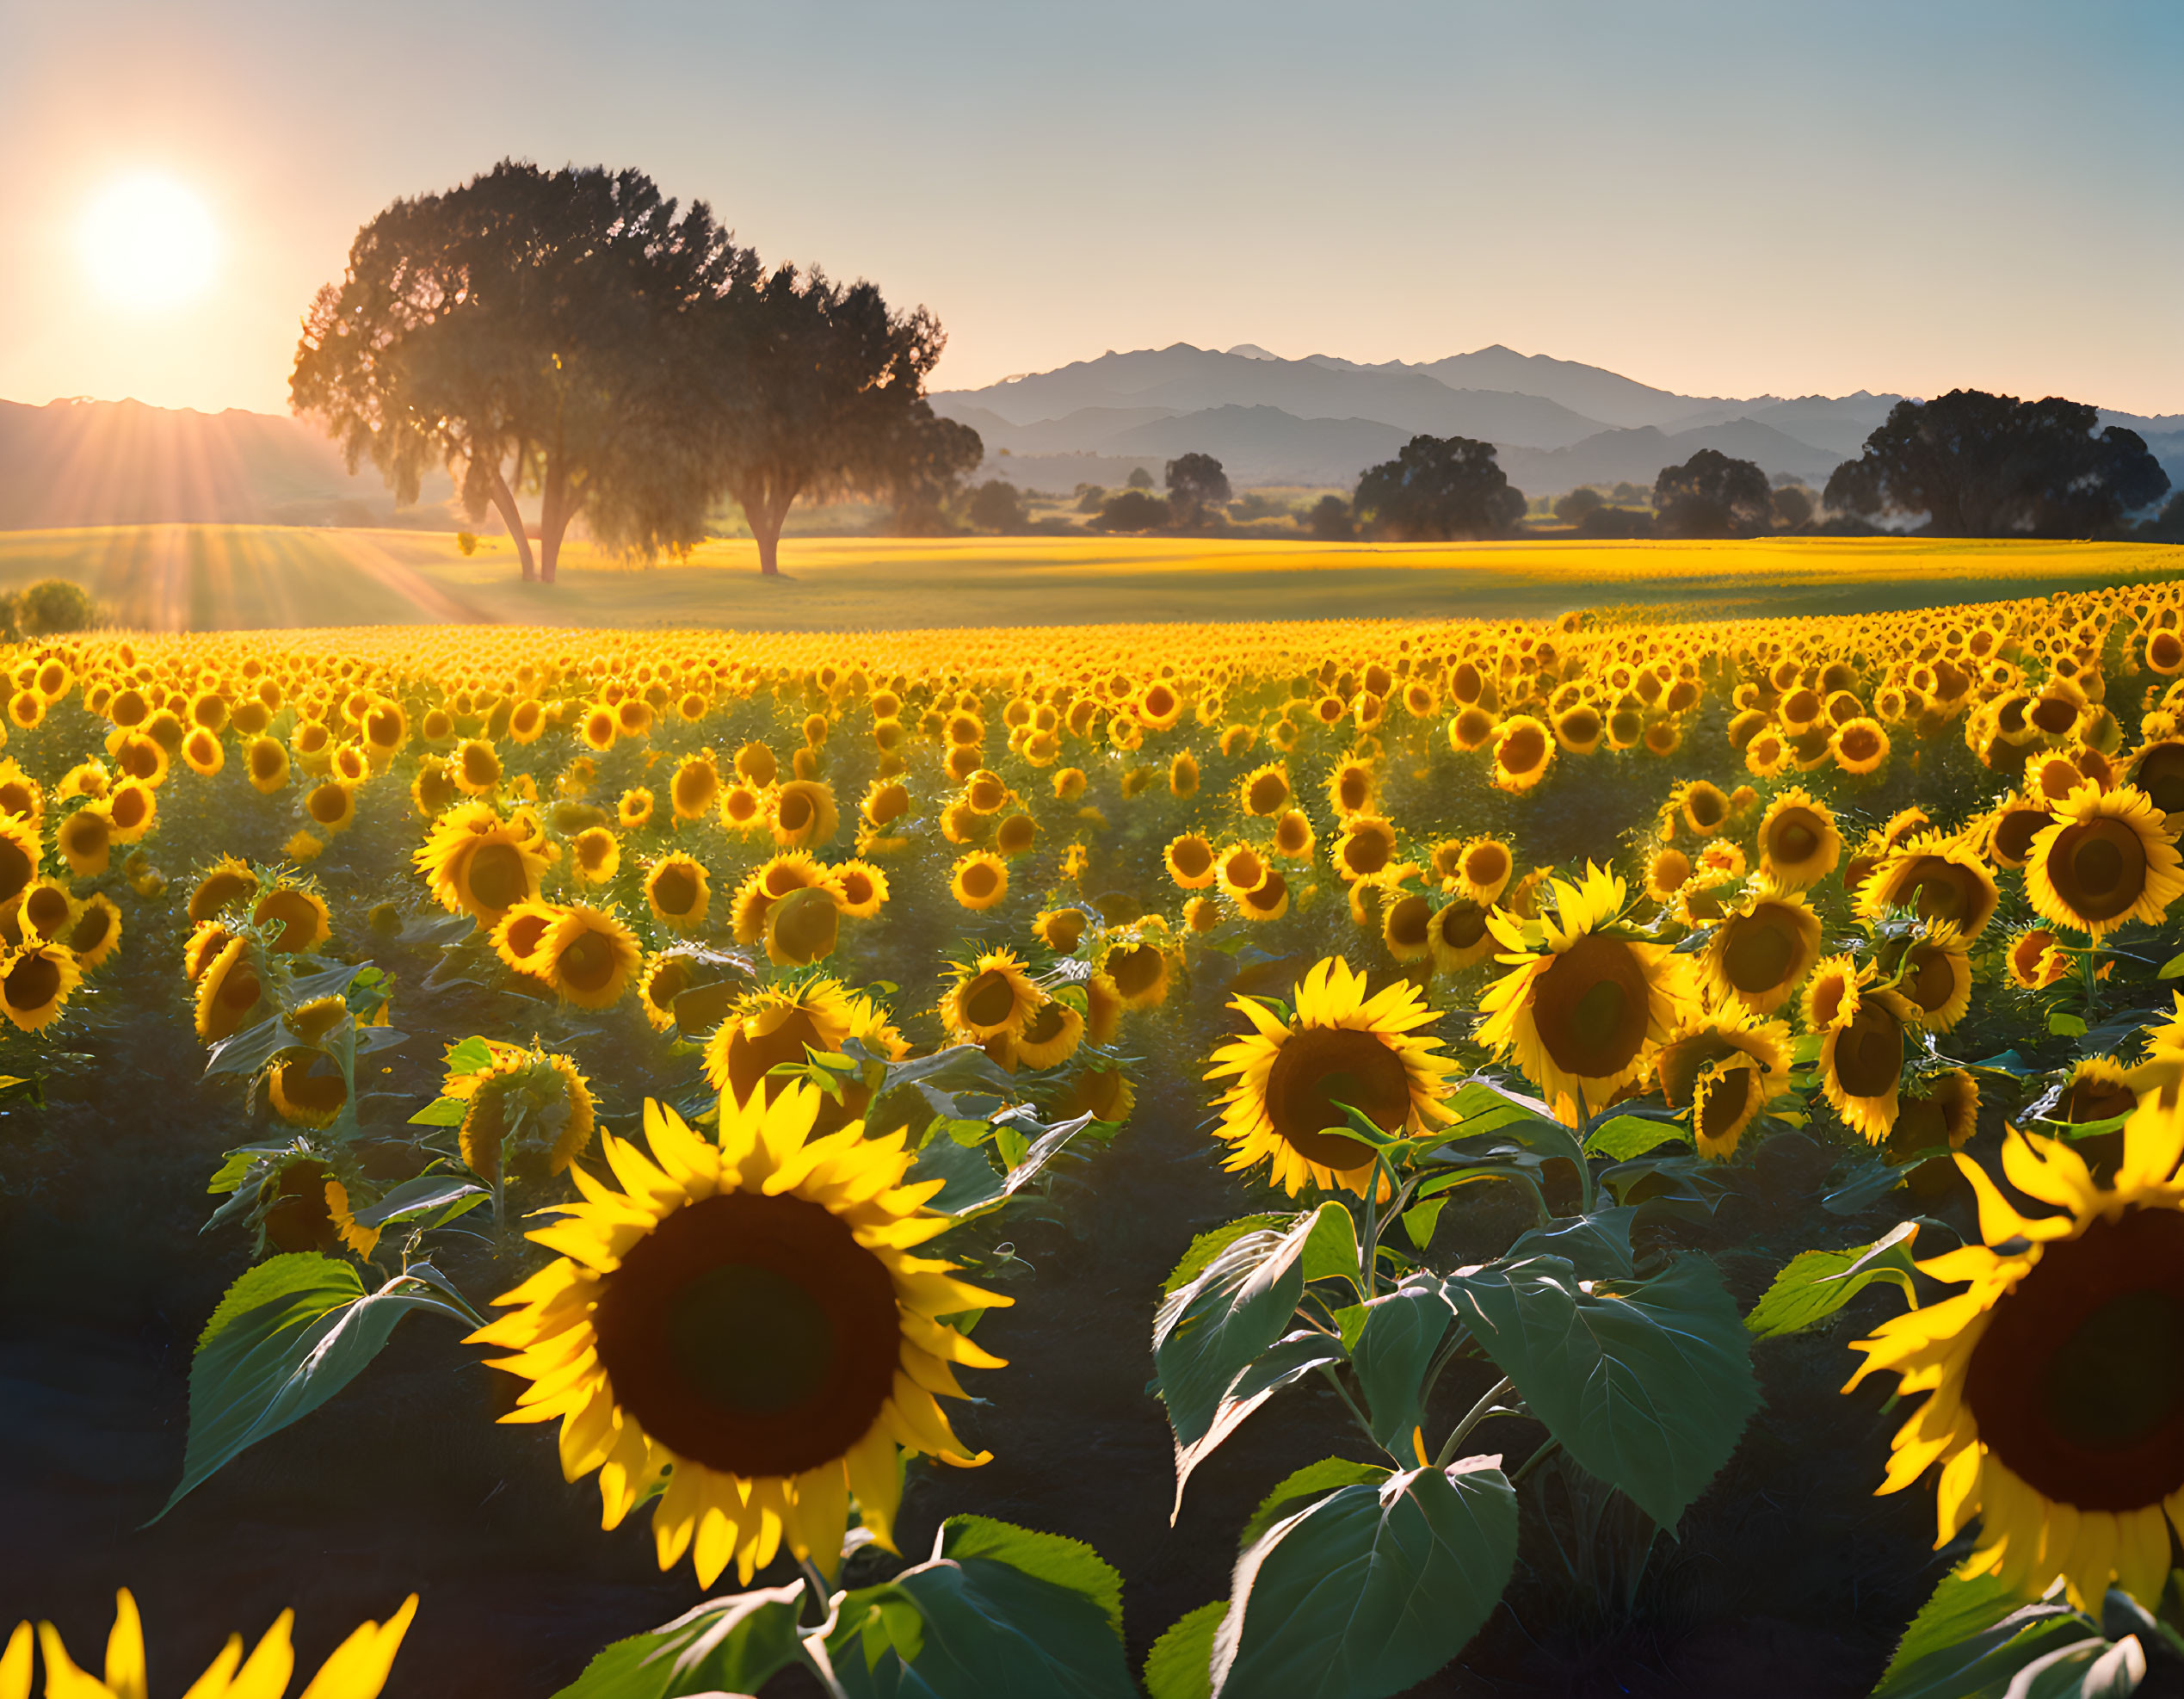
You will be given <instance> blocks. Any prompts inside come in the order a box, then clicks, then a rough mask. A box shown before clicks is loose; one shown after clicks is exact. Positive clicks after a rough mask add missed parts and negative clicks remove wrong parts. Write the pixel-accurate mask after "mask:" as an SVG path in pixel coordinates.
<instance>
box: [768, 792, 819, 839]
mask: <svg viewBox="0 0 2184 1699" xmlns="http://www.w3.org/2000/svg"><path fill="white" fill-rule="evenodd" d="M774 818H775V819H778V820H780V823H781V830H782V831H789V832H798V831H803V830H804V829H805V827H806V826H808V825H811V800H810V799H809V798H807V797H806V796H805V795H804V794H803V793H802V792H800V791H790V792H788V793H787V794H785V795H784V796H783V797H782V798H781V800H780V804H779V806H778V807H777V809H776V811H775V814H774Z"/></svg>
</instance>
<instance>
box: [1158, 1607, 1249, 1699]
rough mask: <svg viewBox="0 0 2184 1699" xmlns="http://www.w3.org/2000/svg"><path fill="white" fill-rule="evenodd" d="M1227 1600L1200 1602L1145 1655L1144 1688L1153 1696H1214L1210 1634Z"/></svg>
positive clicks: (1193, 1698) (1181, 1698) (1197, 1698)
mask: <svg viewBox="0 0 2184 1699" xmlns="http://www.w3.org/2000/svg"><path fill="white" fill-rule="evenodd" d="M1228 1614H1229V1602H1228V1601H1227V1600H1226V1599H1225V1598H1217V1599H1215V1600H1214V1601H1213V1603H1211V1604H1201V1605H1200V1606H1199V1608H1198V1609H1195V1610H1194V1611H1192V1612H1191V1613H1190V1615H1189V1616H1185V1617H1183V1618H1181V1620H1180V1621H1178V1622H1175V1623H1173V1624H1172V1625H1170V1627H1169V1630H1168V1632H1167V1633H1166V1634H1163V1635H1162V1636H1161V1637H1160V1638H1159V1639H1158V1640H1155V1641H1154V1642H1153V1643H1152V1650H1151V1652H1149V1653H1146V1654H1145V1691H1146V1692H1147V1693H1149V1694H1151V1696H1152V1699H1213V1633H1214V1630H1215V1629H1217V1628H1219V1627H1220V1626H1221V1619H1222V1618H1223V1617H1224V1616H1227V1615H1228Z"/></svg>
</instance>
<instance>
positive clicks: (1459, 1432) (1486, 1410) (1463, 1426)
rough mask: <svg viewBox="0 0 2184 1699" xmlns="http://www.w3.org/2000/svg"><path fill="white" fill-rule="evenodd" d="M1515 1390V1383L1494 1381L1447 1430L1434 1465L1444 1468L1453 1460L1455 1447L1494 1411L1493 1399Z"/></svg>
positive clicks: (1467, 1437) (1454, 1458) (1454, 1459)
mask: <svg viewBox="0 0 2184 1699" xmlns="http://www.w3.org/2000/svg"><path fill="white" fill-rule="evenodd" d="M1514 1391H1515V1382H1513V1381H1508V1380H1501V1381H1496V1382H1495V1383H1494V1384H1493V1385H1492V1386H1490V1387H1488V1388H1487V1389H1486V1392H1485V1394H1484V1396H1483V1397H1482V1398H1481V1399H1479V1401H1478V1403H1477V1404H1475V1405H1473V1406H1471V1410H1470V1412H1469V1413H1468V1414H1466V1415H1465V1418H1464V1419H1463V1420H1462V1421H1460V1422H1459V1423H1458V1424H1456V1425H1455V1426H1454V1427H1453V1429H1451V1430H1449V1435H1448V1438H1447V1441H1446V1443H1443V1444H1442V1446H1441V1455H1438V1456H1437V1457H1435V1458H1434V1467H1435V1468H1437V1469H1445V1468H1447V1467H1448V1466H1449V1465H1450V1464H1451V1463H1453V1462H1454V1461H1456V1448H1457V1447H1458V1446H1459V1445H1461V1444H1462V1443H1464V1442H1465V1440H1467V1439H1469V1438H1470V1437H1471V1430H1472V1429H1473V1428H1476V1427H1477V1426H1478V1424H1480V1423H1481V1422H1484V1420H1485V1419H1486V1418H1488V1417H1489V1416H1490V1415H1492V1414H1493V1413H1494V1400H1495V1399H1497V1398H1499V1397H1501V1396H1502V1393H1507V1392H1514Z"/></svg>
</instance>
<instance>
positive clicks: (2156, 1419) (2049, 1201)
mask: <svg viewBox="0 0 2184 1699" xmlns="http://www.w3.org/2000/svg"><path fill="white" fill-rule="evenodd" d="M2122 1143H2123V1155H2122V1159H2121V1161H2120V1162H2119V1165H2118V1168H2117V1172H2116V1176H2115V1180H2114V1183H2113V1185H2112V1186H2103V1185H2101V1184H2098V1183H2096V1182H2095V1178H2094V1176H2093V1174H2092V1172H2091V1171H2090V1170H2088V1167H2087V1165H2086V1164H2085V1161H2084V1159H2083V1158H2082V1157H2080V1156H2079V1155H2078V1153H2077V1152H2076V1151H2074V1150H2073V1149H2071V1147H2070V1146H2069V1145H2067V1144H2065V1143H2063V1142H2061V1141H2060V1140H2048V1139H2043V1138H2039V1137H2038V1136H2036V1135H2023V1134H2016V1133H2012V1134H2009V1135H2008V1137H2007V1138H2006V1139H2005V1140H2004V1143H2003V1146H2002V1172H2003V1175H2004V1176H2005V1177H2006V1178H2007V1179H2008V1182H2009V1183H2010V1184H2011V1185H2012V1186H2013V1187H2014V1188H2016V1189H2017V1190H2019V1191H2021V1192H2022V1193H2024V1194H2025V1195H2027V1197H2030V1198H2033V1199H2035V1200H2037V1201H2038V1202H2040V1203H2042V1204H2046V1205H2049V1206H2051V1208H2052V1209H2053V1210H2054V1211H2055V1212H2056V1213H2052V1214H2034V1215H2027V1214H2021V1213H2020V1212H2019V1210H2018V1209H2017V1208H2015V1207H2014V1206H2013V1205H2012V1204H2011V1203H2010V1202H2008V1199H2006V1198H2005V1197H2004V1196H2003V1195H2002V1190H2001V1189H2000V1188H1999V1187H1997V1186H1996V1183H1995V1182H1994V1181H1993V1180H1992V1179H1991V1178H1990V1177H1989V1176H1988V1174H1987V1172H1986V1171H1985V1170H1984V1169H1983V1168H1982V1167H1980V1166H1979V1165H1978V1164H1977V1163H1976V1162H1974V1161H1972V1160H1971V1158H1968V1157H1965V1156H1964V1155H1962V1154H1959V1155H1958V1156H1957V1157H1956V1158H1955V1161H1956V1165H1957V1167H1958V1169H1959V1171H1960V1172H1961V1173H1962V1174H1963V1176H1964V1177H1965V1180H1966V1181H1967V1182H1969V1183H1970V1184H1971V1188H1972V1190H1973V1192H1974V1193H1975V1195H1977V1198H1978V1202H1979V1232H1980V1237H1981V1238H1982V1239H1984V1240H1985V1241H1986V1242H1985V1244H1983V1245H1965V1246H1963V1247H1962V1248H1961V1249H1959V1250H1956V1251H1950V1252H1948V1253H1947V1254H1946V1255H1945V1256H1941V1257H1933V1258H1930V1259H1928V1260H1927V1261H1924V1262H1922V1263H1920V1264H1919V1268H1920V1270H1922V1272H1924V1273H1925V1274H1927V1275H1928V1276H1931V1277H1933V1278H1934V1279H1935V1280H1940V1281H1946V1282H1951V1283H1958V1282H1962V1283H1964V1286H1965V1289H1964V1290H1963V1291H1962V1292H1960V1293H1959V1294H1956V1295H1955V1296H1953V1297H1951V1298H1946V1299H1944V1300H1942V1301H1940V1302H1938V1303H1934V1304H1928V1305H1925V1306H1922V1307H1918V1308H1916V1309H1913V1310H1910V1311H1909V1312H1908V1313H1905V1314H1903V1315H1901V1316H1898V1317H1897V1318H1895V1319H1893V1320H1891V1321H1887V1322H1885V1323H1883V1324H1882V1325H1880V1326H1879V1328H1877V1329H1876V1330H1875V1331H1874V1333H1873V1336H1872V1338H1869V1339H1865V1340H1861V1341H1860V1342H1859V1343H1858V1345H1857V1347H1856V1348H1857V1349H1858V1350H1862V1351H1864V1352H1865V1353H1866V1361H1865V1362H1864V1363H1863V1364H1862V1365H1861V1366H1860V1368H1859V1370H1858V1372H1857V1374H1855V1375H1853V1376H1852V1377H1851V1379H1850V1382H1849V1385H1848V1387H1845V1388H1844V1390H1845V1391H1848V1390H1849V1389H1850V1388H1851V1387H1856V1386H1857V1385H1858V1384H1859V1383H1860V1381H1863V1380H1864V1379H1865V1378H1866V1375H1871V1374H1873V1373H1875V1372H1876V1371H1885V1372H1890V1373H1893V1374H1895V1375H1898V1376H1899V1377H1900V1378H1899V1380H1898V1382H1897V1392H1898V1394H1899V1395H1901V1394H1903V1393H1928V1394H1929V1396H1928V1398H1927V1399H1925V1401H1924V1402H1923V1403H1922V1405H1921V1406H1919V1407H1918V1409H1917V1410H1916V1412H1914V1413H1913V1415H1912V1416H1911V1418H1910V1419H1909V1421H1907V1422H1905V1423H1904V1424H1903V1427H1902V1428H1901V1429H1899V1430H1897V1434H1896V1436H1895V1439H1894V1441H1893V1442H1892V1445H1891V1449H1892V1454H1893V1455H1891V1458H1890V1461H1889V1466H1888V1473H1887V1475H1886V1478H1885V1480H1883V1481H1882V1483H1881V1486H1880V1487H1879V1491H1880V1492H1900V1491H1901V1490H1902V1489H1903V1488H1904V1487H1906V1486H1909V1485H1910V1484H1911V1483H1912V1482H1914V1481H1915V1480H1917V1479H1918V1478H1919V1477H1920V1476H1921V1475H1922V1474H1923V1473H1925V1472H1926V1470H1927V1469H1928V1467H1931V1466H1933V1465H1935V1464H1939V1465H1940V1470H1941V1473H1940V1485H1939V1492H1938V1493H1937V1498H1936V1504H1935V1511H1936V1521H1937V1523H1938V1524H1939V1534H1940V1538H1939V1540H1938V1541H1936V1543H1937V1544H1941V1545H1946V1543H1947V1542H1948V1541H1951V1540H1953V1539H1954V1538H1955V1537H1956V1536H1957V1535H1958V1534H1959V1533H1960V1532H1961V1531H1962V1530H1963V1529H1964V1528H1965V1526H1966V1525H1967V1524H1968V1523H1971V1520H1972V1519H1973V1518H1974V1517H1977V1518H1978V1520H1979V1523H1980V1532H1979V1540H1978V1544H1977V1548H1975V1549H1974V1551H1973V1553H1972V1554H1971V1557H1970V1558H1969V1559H1967V1560H1965V1566H1964V1570H1963V1573H1965V1574H1966V1575H1993V1576H1996V1577H1997V1578H1998V1579H2000V1580H2001V1581H2002V1585H2004V1586H2005V1587H2007V1588H2008V1590H2009V1591H2012V1592H2014V1593H2016V1594H2018V1595H2019V1596H2021V1597H2027V1598H2031V1597H2039V1596H2041V1595H2043V1594H2044V1593H2045V1591H2047V1589H2048V1587H2049V1586H2050V1585H2051V1584H2052V1583H2053V1582H2054V1581H2055V1580H2056V1579H2058V1578H2060V1579H2062V1580H2063V1581H2064V1585H2065V1587H2066V1589H2067V1591H2068V1595H2069V1598H2070V1603H2072V1604H2073V1605H2075V1606H2076V1607H2077V1608H2078V1609H2081V1610H2089V1611H2094V1612H2096V1613H2097V1612H2098V1611H2099V1610H2100V1609H2101V1599H2102V1598H2103V1597H2104V1596H2105V1595H2106V1594H2107V1590H2108V1588H2109V1585H2111V1583H2112V1582H2113V1584H2114V1585H2118V1586H2120V1587H2121V1588H2122V1589H2123V1590H2124V1591H2125V1592H2127V1593H2129V1594H2131V1595H2132V1597H2136V1598H2138V1599H2139V1600H2141V1601H2151V1600H2157V1599H2158V1598H2159V1597H2161V1593H2162V1588H2163V1586H2164V1585H2165V1584H2166V1582H2167V1580H2168V1573H2169V1544H2170V1535H2169V1528H2170V1524H2171V1523H2178V1524H2179V1525H2184V1187H2180V1185H2179V1184H2178V1183H2177V1181H2176V1179H2175V1170H2176V1165H2177V1160H2178V1158H2179V1156H2180V1155H2184V1111H2180V1110H2179V1109H2176V1108H2174V1107H2169V1108H2164V1107H2162V1105H2161V1104H2159V1103H2148V1104H2146V1105H2144V1107H2142V1108H2140V1109H2138V1111H2137V1113H2135V1114H2134V1115H2132V1118H2131V1119H2130V1120H2129V1121H2127V1122H2125V1126H2124V1136H2123V1140H2122Z"/></svg>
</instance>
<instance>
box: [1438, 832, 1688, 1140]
mask: <svg viewBox="0 0 2184 1699" xmlns="http://www.w3.org/2000/svg"><path fill="white" fill-rule="evenodd" d="M1552 891H1553V893H1554V895H1555V899H1556V902H1555V910H1554V913H1553V915H1552V917H1548V916H1545V915H1543V916H1542V917H1540V923H1539V924H1540V927H1541V929H1542V933H1543V937H1544V942H1545V949H1544V950H1538V949H1534V948H1533V947H1532V946H1531V945H1530V944H1529V943H1527V939H1526V936H1525V931H1524V929H1523V928H1522V927H1521V925H1520V924H1518V923H1517V922H1515V920H1513V919H1511V918H1509V917H1507V916H1505V915H1503V914H1502V913H1501V912H1500V911H1496V913H1495V914H1494V915H1493V916H1492V917H1490V919H1489V920H1488V922H1487V924H1488V925H1489V926H1490V928H1491V929H1492V930H1493V932H1494V936H1495V937H1496V939H1497V940H1498V941H1499V942H1501V944H1502V947H1503V949H1504V951H1505V952H1507V953H1506V954H1504V955H1502V956H1501V958H1500V960H1501V961H1503V962H1505V963H1508V965H1509V969H1510V971H1509V972H1508V973H1505V974H1503V975H1502V978H1501V979H1498V980H1496V982H1495V983H1494V985H1492V986H1491V987H1490V988H1489V990H1488V991H1487V992H1486V994H1485V995H1484V997H1482V998H1480V999H1479V1008H1480V1010H1481V1011H1482V1012H1483V1013H1484V1014H1485V1015H1486V1016H1487V1018H1486V1019H1485V1020H1484V1021H1483V1022H1480V1024H1479V1028H1478V1034H1477V1037H1478V1041H1479V1042H1480V1043H1481V1044H1484V1045H1485V1046H1486V1047H1489V1048H1490V1049H1491V1050H1493V1051H1494V1052H1495V1053H1496V1054H1497V1055H1500V1056H1504V1057H1512V1058H1514V1059H1515V1062H1516V1065H1517V1066H1518V1067H1519V1068H1520V1069H1521V1071H1522V1072H1523V1073H1524V1076H1525V1078H1527V1079H1529V1080H1530V1081H1532V1083H1533V1084H1535V1085H1537V1086H1538V1087H1539V1090H1540V1092H1541V1094H1542V1095H1543V1096H1544V1097H1545V1098H1546V1099H1547V1101H1548V1102H1549V1103H1551V1104H1552V1105H1554V1106H1555V1109H1556V1112H1557V1113H1558V1114H1559V1115H1563V1116H1564V1118H1565V1119H1569V1120H1570V1121H1571V1122H1572V1124H1573V1125H1574V1124H1575V1121H1576V1115H1577V1114H1578V1108H1577V1104H1578V1100H1579V1098H1580V1097H1582V1099H1583V1101H1584V1103H1585V1104H1586V1106H1587V1107H1588V1108H1592V1107H1595V1106H1598V1105H1601V1104H1604V1103H1607V1101H1608V1100H1609V1099H1610V1098H1611V1097H1613V1095H1614V1094H1615V1092H1616V1091H1617V1090H1619V1088H1621V1087H1622V1086H1625V1085H1627V1084H1630V1083H1631V1082H1632V1080H1634V1079H1637V1078H1639V1077H1640V1076H1641V1075H1643V1074H1644V1072H1646V1070H1647V1068H1648V1067H1649V1066H1650V1065H1651V1062H1652V1059H1653V1053H1654V1052H1655V1051H1656V1050H1657V1049H1658V1048H1659V1047H1660V1046H1661V1045H1662V1044H1663V1043H1664V1042H1665V1041H1667V1040H1668V1038H1669V1035H1670V1034H1672V1033H1673V1032H1674V1031H1675V1029H1676V1027H1677V1026H1678V1025H1679V1024H1681V1022H1682V1020H1683V1018H1684V1017H1685V1016H1686V1015H1687V1013H1688V1012H1689V1011H1690V1010H1691V1008H1692V1006H1693V1005H1694V1004H1695V1003H1696V1001H1697V998H1696V996H1695V994H1694V990H1693V988H1692V986H1691V985H1690V981H1689V978H1688V974H1687V969H1686V966H1685V963H1684V961H1683V959H1682V958H1681V957H1680V956H1676V955H1672V954H1671V953H1670V952H1669V948H1668V947H1667V946H1665V945H1662V944H1653V943H1647V942H1643V941H1641V940H1638V939H1636V938H1631V937H1626V936H1621V935H1620V933H1619V931H1618V930H1616V923H1617V922H1618V921H1619V919H1620V918H1621V916H1622V912H1623V906H1624V898H1625V887H1624V883H1623V881H1622V880H1620V879H1619V878H1617V877H1616V876H1615V875H1614V874H1611V873H1609V872H1607V870H1606V869H1604V868H1598V867H1594V866H1591V865H1588V866H1587V868H1586V869H1585V876H1584V878H1583V880H1582V881H1581V882H1580V883H1578V884H1576V885H1571V884H1570V883H1568V882H1567V881H1565V880H1553V881H1552Z"/></svg>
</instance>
